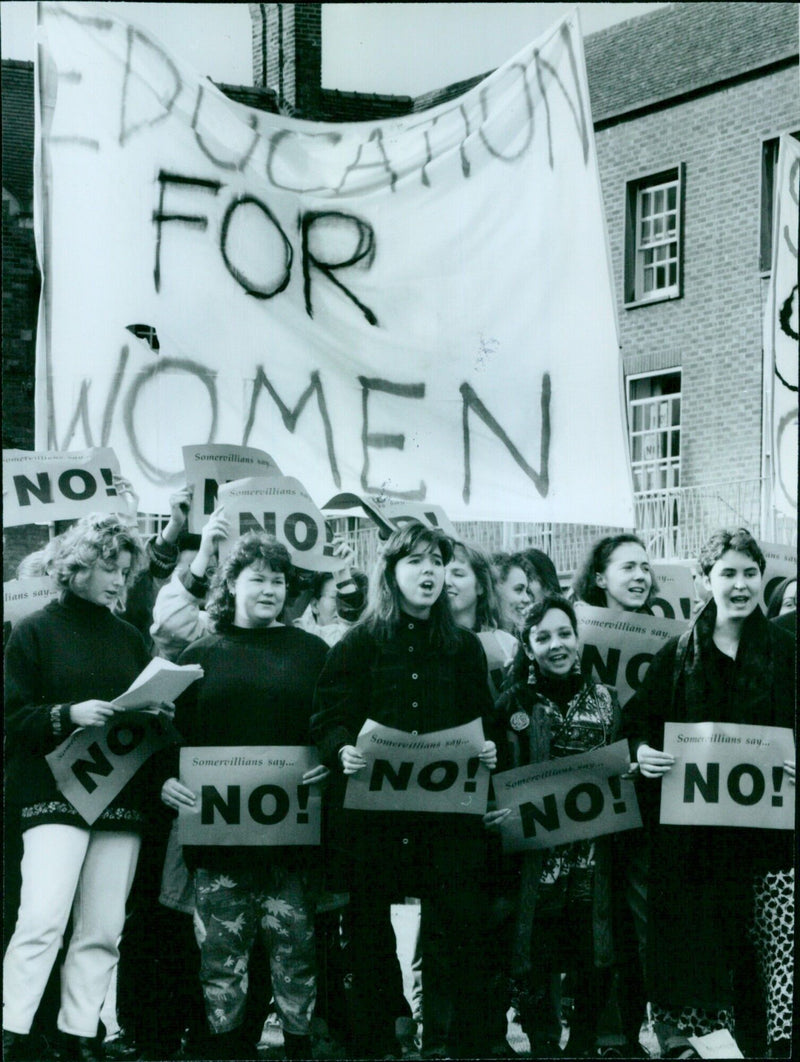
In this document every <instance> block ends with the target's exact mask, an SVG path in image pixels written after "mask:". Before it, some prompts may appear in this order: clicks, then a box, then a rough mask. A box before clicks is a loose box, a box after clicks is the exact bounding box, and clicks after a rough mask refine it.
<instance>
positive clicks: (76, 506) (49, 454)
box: [3, 447, 125, 527]
mask: <svg viewBox="0 0 800 1062" xmlns="http://www.w3.org/2000/svg"><path fill="white" fill-rule="evenodd" d="M118 472H119V461H118V460H117V456H116V454H115V453H114V451H113V450H112V449H110V448H109V447H94V448H92V449H90V450H80V451H74V452H54V451H46V452H44V451H42V452H39V451H36V452H34V451H29V450H3V526H4V527H19V526H21V525H22V524H50V523H53V521H55V520H74V519H77V518H78V517H80V516H83V515H84V514H85V513H97V512H101V513H115V512H118V511H120V510H122V509H124V508H125V506H124V505H123V504H121V502H120V499H119V497H118V496H117V491H116V488H115V486H114V474H115V473H118Z"/></svg>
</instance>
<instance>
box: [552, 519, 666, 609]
mask: <svg viewBox="0 0 800 1062" xmlns="http://www.w3.org/2000/svg"><path fill="white" fill-rule="evenodd" d="M572 589H573V591H574V594H575V597H576V599H577V600H578V601H585V602H586V604H587V605H595V606H596V607H597V608H610V609H613V610H614V611H615V612H645V613H648V614H650V615H652V610H651V608H650V605H651V603H652V601H653V598H654V597H655V596H656V592H657V590H658V584H657V583H656V579H655V576H654V575H653V570H652V568H651V567H650V559H649V557H648V556H647V550H646V549H645V546H644V542H642V540H641V539H640V538H639V536H638V535H633V534H630V533H629V532H623V533H622V534H620V535H607V536H606V537H605V538H601V539H599V540H598V541H597V542H595V544H594V545H593V546H592V548H591V550H590V551H589V554H588V556H587V557H586V560H585V561H584V563H583V565H582V567H581V569H580V570H579V572H578V574H577V575H576V576H575V581H574V582H573V584H572Z"/></svg>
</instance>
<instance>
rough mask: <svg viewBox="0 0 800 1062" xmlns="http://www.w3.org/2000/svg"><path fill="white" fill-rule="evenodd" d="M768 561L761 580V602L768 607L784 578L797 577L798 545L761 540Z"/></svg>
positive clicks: (762, 549) (760, 543)
mask: <svg viewBox="0 0 800 1062" xmlns="http://www.w3.org/2000/svg"><path fill="white" fill-rule="evenodd" d="M759 545H760V546H761V551H762V553H763V554H764V557H765V558H766V561H767V566H766V568H765V569H764V577H763V579H762V580H761V588H762V593H761V604H762V606H764V607H766V605H767V602H768V601H769V599H770V595H771V594H772V591H773V590H774V589H775V587H776V586H777V585H778V583H780V582H781V581H782V580H783V579H796V578H797V546H784V545H780V544H779V543H775V542H759Z"/></svg>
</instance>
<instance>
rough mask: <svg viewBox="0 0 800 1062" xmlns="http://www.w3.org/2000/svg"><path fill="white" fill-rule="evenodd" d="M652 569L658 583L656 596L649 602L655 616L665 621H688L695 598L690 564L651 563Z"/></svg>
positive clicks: (675, 562)
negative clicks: (661, 617)
mask: <svg viewBox="0 0 800 1062" xmlns="http://www.w3.org/2000/svg"><path fill="white" fill-rule="evenodd" d="M652 569H653V574H654V575H655V577H656V580H657V582H658V596H657V597H656V598H655V599H654V600H653V601H652V602H651V608H652V609H653V611H654V612H655V614H656V615H657V616H663V617H664V618H665V619H685V620H690V619H691V618H692V606H693V605H694V598H695V593H694V579H693V578H692V567H691V564H688V563H681V562H679V561H674V562H671V563H669V564H667V563H663V564H662V563H653V565H652Z"/></svg>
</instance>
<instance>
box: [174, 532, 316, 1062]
mask: <svg viewBox="0 0 800 1062" xmlns="http://www.w3.org/2000/svg"><path fill="white" fill-rule="evenodd" d="M291 571H292V567H291V558H290V556H289V552H288V550H287V549H286V547H285V546H282V545H281V544H280V543H279V542H277V541H276V539H274V538H273V537H271V536H270V535H265V534H262V533H259V532H250V533H249V534H247V535H244V536H243V537H242V538H240V539H239V540H238V541H237V542H236V543H235V544H234V546H233V550H232V552H231V554H230V555H229V557H228V558H227V559H226V561H225V562H224V564H222V565H221V567H220V568H219V570H218V571H217V574H216V576H215V579H214V583H213V586H212V590H211V593H210V597H209V601H208V606H207V608H208V612H209V615H210V616H211V619H212V622H213V624H214V627H215V629H216V633H215V634H211V635H209V636H207V637H205V638H201V639H200V640H199V641H197V642H195V643H194V644H193V645H190V646H189V647H188V648H187V649H186V650H184V652H183V653H182V655H181V657H180V663H181V664H189V663H191V664H200V665H201V666H202V668H203V672H204V677H203V678H202V679H201V680H200V681H199V682H196V683H194V684H193V685H192V686H190V687H189V689H188V690H187V691H186V693H184V694H183V695H182V696H181V697H180V698H179V700H178V702H177V705H176V716H175V723H176V726H177V729H178V731H179V732H180V734H181V736H182V737H183V739H184V742H185V744H186V745H189V746H206V747H224V746H248V745H250V746H271V745H309V744H310V743H311V736H310V730H309V718H310V716H311V705H312V695H313V691H314V684H315V682H316V680H317V676H318V675H319V673H320V671H321V670H322V665H323V662H324V660H325V654H326V652H327V646H326V645H325V643H324V642H323V641H322V639H321V638H317V637H316V636H315V635H312V634H307V633H306V632H305V631H301V630H299V629H298V628H297V627H294V626H285V625H284V624H283V623H281V622H280V621H279V617H280V615H281V613H282V611H283V607H284V603H285V601H286V593H287V581H288V578H289V576H290V574H291ZM327 774H328V771H327V769H326V768H325V767H323V766H319V767H316V768H312V769H311V770H310V771H307V772H306V774H305V775H304V777H303V781H304V783H307V784H313V783H315V782H320V781H322V779H323V778H324V777H326V776H327ZM161 796H162V800H163V801H164V803H165V804H166V805H167V806H168V807H171V808H173V809H175V808H178V807H180V806H181V805H184V806H189V807H193V806H194V805H195V803H196V796H195V794H194V793H193V792H192V790H191V789H189V788H188V787H187V786H186V785H184V784H183V783H182V782H181V781H180V780H179V779H178V778H176V777H171V778H168V779H167V780H166V781H165V782H164V784H163V786H162V790H161ZM183 854H184V858H185V860H186V863H187V866H188V867H189V868H190V870H192V871H193V872H194V884H195V932H196V936H197V941H198V944H199V946H200V952H201V967H200V979H201V982H202V988H203V995H204V998H205V1005H206V1018H207V1021H208V1025H209V1030H210V1036H209V1039H208V1050H207V1052H206V1053H205V1054H204V1055H203V1057H204V1058H209V1059H211V1058H214V1059H219V1058H237V1059H242V1058H253V1057H255V1054H254V1047H253V1045H252V1044H247V1043H246V1041H245V1036H244V1029H243V1027H242V1025H243V1022H244V1018H245V1003H246V999H247V984H248V963H249V959H250V952H251V950H252V947H253V943H254V941H255V937H256V933H257V932H258V931H259V928H260V930H261V931H262V932H263V933H264V937H265V945H266V948H267V951H268V953H269V960H270V968H271V971H272V991H273V996H274V999H275V1006H276V1009H277V1011H278V1015H279V1017H280V1019H281V1025H282V1027H283V1036H284V1043H285V1047H286V1053H287V1056H288V1057H289V1058H310V1057H311V1041H310V1038H309V1023H310V1020H311V1015H312V1011H313V1008H314V1000H315V997H316V981H315V961H314V885H315V876H316V874H317V872H318V871H319V869H320V855H319V848H308V847H304V846H298V845H293V846H281V847H277V846H272V847H267V846H264V847H257V846H249V845H248V846H244V845H243V846H237V845H204V846H197V845H184V848H183ZM268 1003H269V1000H268V999H265V1000H264V1012H265V1013H266V1011H267V1009H268Z"/></svg>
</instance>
